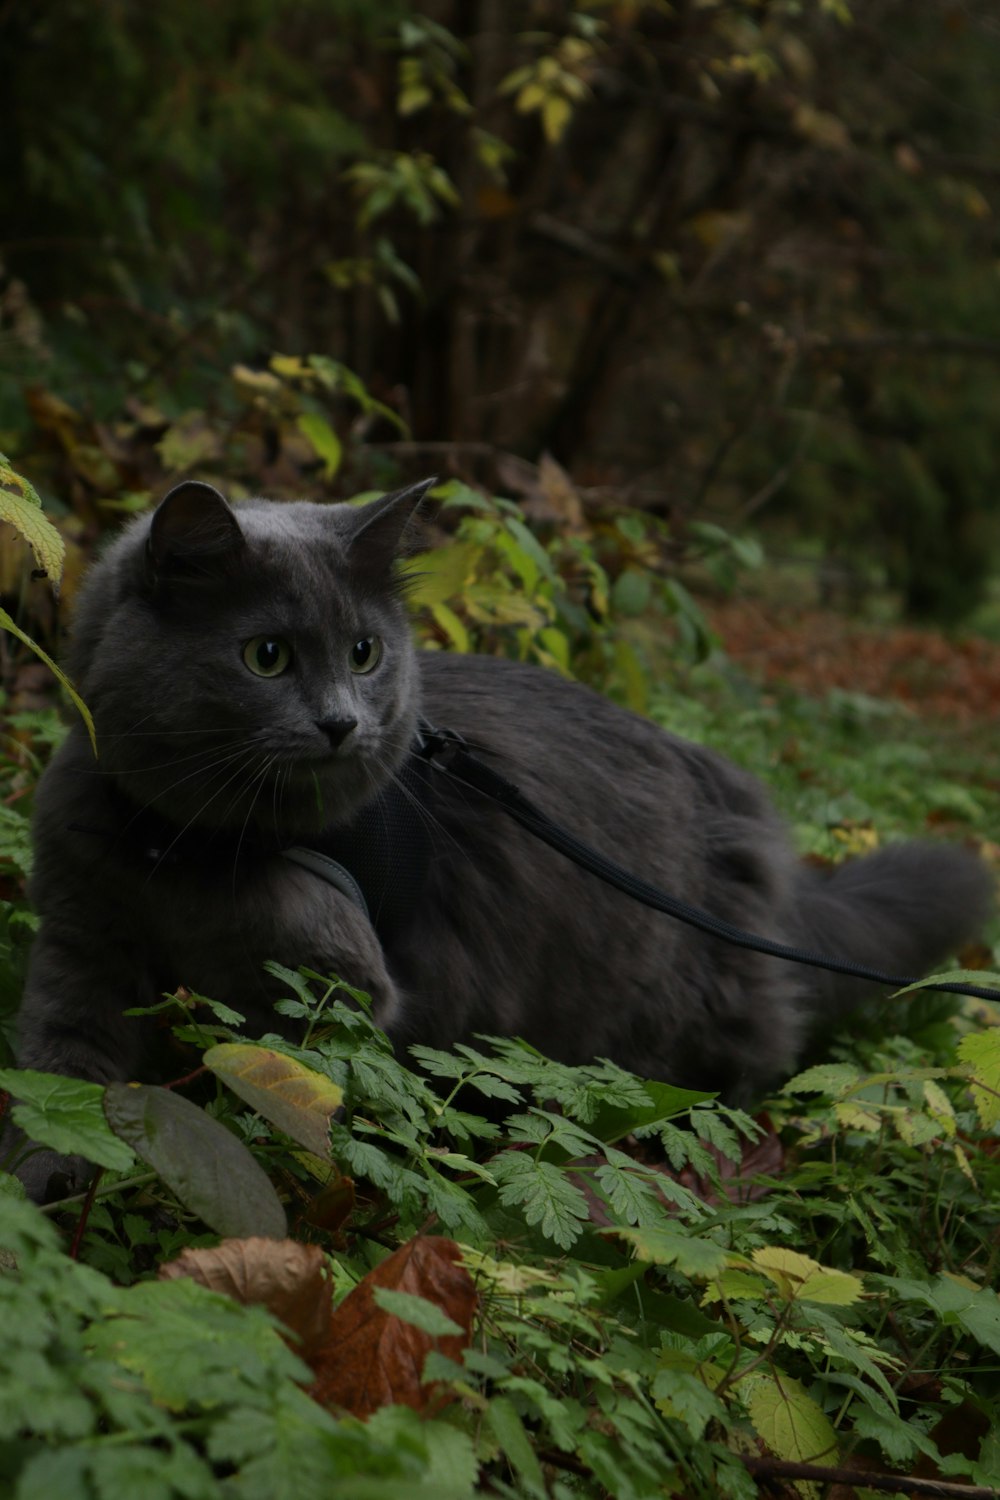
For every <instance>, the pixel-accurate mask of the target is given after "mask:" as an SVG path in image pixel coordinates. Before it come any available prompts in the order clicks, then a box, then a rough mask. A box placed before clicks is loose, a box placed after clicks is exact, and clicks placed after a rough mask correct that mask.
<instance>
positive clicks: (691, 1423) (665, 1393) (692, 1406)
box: [653, 1369, 725, 1440]
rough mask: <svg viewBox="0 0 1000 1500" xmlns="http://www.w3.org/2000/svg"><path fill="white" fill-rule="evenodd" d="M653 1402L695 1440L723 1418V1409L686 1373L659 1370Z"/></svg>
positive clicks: (695, 1377)
mask: <svg viewBox="0 0 1000 1500" xmlns="http://www.w3.org/2000/svg"><path fill="white" fill-rule="evenodd" d="M653 1399H654V1401H655V1402H656V1405H657V1407H658V1409H659V1410H660V1411H661V1412H663V1414H664V1416H666V1417H674V1418H675V1419H676V1420H677V1421H679V1422H683V1423H684V1426H685V1427H686V1428H687V1430H688V1432H690V1434H691V1436H692V1437H693V1438H695V1439H696V1440H699V1439H701V1438H702V1437H704V1435H705V1428H706V1427H707V1426H708V1424H709V1422H712V1421H715V1420H717V1419H722V1418H724V1417H725V1407H724V1406H723V1404H722V1402H721V1401H720V1400H719V1398H718V1396H716V1395H715V1394H714V1392H713V1391H710V1390H709V1389H708V1387H707V1386H706V1385H705V1383H704V1381H702V1380H699V1379H698V1377H697V1375H695V1374H693V1373H692V1372H690V1371H688V1370H675V1369H662V1370H659V1371H658V1372H657V1374H656V1375H655V1376H654V1378H653Z"/></svg>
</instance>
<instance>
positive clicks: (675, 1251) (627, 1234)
mask: <svg viewBox="0 0 1000 1500" xmlns="http://www.w3.org/2000/svg"><path fill="white" fill-rule="evenodd" d="M614 1233H615V1234H616V1235H619V1236H620V1237H621V1238H622V1239H626V1240H628V1241H629V1243H630V1244H632V1245H634V1246H635V1253H636V1255H637V1256H638V1258H639V1259H640V1260H645V1261H649V1262H651V1264H653V1265H655V1266H676V1268H677V1270H678V1271H680V1273H681V1275H683V1276H693V1277H695V1278H697V1279H700V1280H708V1279H709V1278H712V1277H715V1276H718V1275H719V1274H720V1273H721V1272H722V1271H723V1270H724V1269H725V1265H726V1251H725V1250H724V1249H723V1247H722V1246H721V1245H717V1244H716V1243H715V1241H714V1240H707V1239H703V1238H701V1237H700V1236H698V1235H693V1234H685V1233H684V1231H683V1230H682V1229H667V1228H665V1227H661V1226H657V1227H656V1228H649V1227H647V1226H645V1225H642V1226H639V1227H635V1228H631V1227H630V1228H627V1229H624V1228H623V1229H616V1230H615V1231H614Z"/></svg>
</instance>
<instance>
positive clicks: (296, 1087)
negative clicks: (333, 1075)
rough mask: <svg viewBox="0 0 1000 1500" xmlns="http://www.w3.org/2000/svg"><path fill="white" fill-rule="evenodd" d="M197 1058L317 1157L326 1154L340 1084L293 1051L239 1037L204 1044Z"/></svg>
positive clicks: (340, 1100) (341, 1098)
mask: <svg viewBox="0 0 1000 1500" xmlns="http://www.w3.org/2000/svg"><path fill="white" fill-rule="evenodd" d="M202 1061H203V1063H204V1064H205V1066H206V1068H210V1069H211V1070H212V1072H213V1073H215V1074H216V1076H217V1077H219V1078H221V1079H222V1080H223V1082H224V1083H227V1084H228V1085H229V1087H230V1088H231V1089H232V1090H233V1091H234V1093H237V1094H239V1096H240V1098H241V1099H245V1100H246V1102H247V1103H248V1104H249V1105H250V1107H251V1109H255V1110H256V1111H257V1113H258V1114H261V1115H263V1116H264V1118H265V1119H266V1120H270V1121H271V1124H272V1125H277V1127H278V1129H279V1130H283V1131H284V1132H285V1134H286V1135H290V1136H291V1138H292V1140H293V1141H298V1143H299V1145H300V1146H305V1148H306V1150H307V1151H311V1152H312V1153H313V1155H314V1156H318V1157H319V1158H320V1160H321V1161H325V1160H326V1159H327V1158H328V1157H329V1155H330V1121H331V1119H332V1118H333V1116H334V1115H335V1114H336V1112H337V1110H338V1109H339V1108H340V1107H341V1105H342V1104H343V1102H344V1094H343V1090H341V1089H339V1088H338V1087H337V1085H336V1084H335V1083H331V1081H330V1079H329V1078H326V1077H324V1076H323V1074H322V1073H317V1072H315V1071H314V1070H313V1069H312V1068H307V1067H305V1066H304V1065H303V1064H302V1063H300V1062H298V1061H297V1060H296V1059H295V1058H294V1057H287V1056H285V1054H284V1053H281V1052H275V1051H273V1050H272V1049H271V1048H270V1047H256V1046H251V1045H250V1044H249V1043H243V1042H223V1043H222V1044H221V1045H219V1046H217V1047H210V1048H209V1050H208V1051H207V1052H206V1053H205V1055H204V1057H203V1058H202Z"/></svg>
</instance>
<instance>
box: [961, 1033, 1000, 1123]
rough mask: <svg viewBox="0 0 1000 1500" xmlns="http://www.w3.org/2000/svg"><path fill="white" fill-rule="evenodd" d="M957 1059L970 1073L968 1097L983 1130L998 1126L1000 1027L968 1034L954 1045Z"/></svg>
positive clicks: (999, 1117) (999, 1115) (999, 1113)
mask: <svg viewBox="0 0 1000 1500" xmlns="http://www.w3.org/2000/svg"><path fill="white" fill-rule="evenodd" d="M958 1055H959V1057H960V1058H961V1059H962V1061H963V1062H964V1063H967V1064H968V1066H969V1067H970V1068H971V1069H972V1081H971V1085H970V1086H971V1089H972V1097H973V1099H974V1100H975V1104H976V1109H977V1111H978V1112H979V1123H980V1125H982V1127H983V1129H984V1130H989V1129H990V1127H991V1126H993V1125H996V1124H997V1123H998V1122H1000V1026H994V1027H991V1028H990V1029H989V1030H988V1031H981V1032H971V1033H970V1034H969V1035H968V1036H963V1038H962V1040H961V1041H960V1042H959V1044H958Z"/></svg>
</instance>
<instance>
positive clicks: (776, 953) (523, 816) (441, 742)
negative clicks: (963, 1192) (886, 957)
mask: <svg viewBox="0 0 1000 1500" xmlns="http://www.w3.org/2000/svg"><path fill="white" fill-rule="evenodd" d="M420 733H421V738H420V742H419V744H418V745H417V748H416V752H415V753H416V754H417V755H420V756H422V757H423V758H424V759H425V760H426V761H427V762H428V764H430V765H432V766H433V767H434V768H435V770H437V771H440V772H442V773H443V774H444V775H446V776H447V777H448V778H449V779H450V780H452V781H457V782H459V783H461V785H463V786H466V787H469V788H470V789H471V790H472V791H475V792H478V793H480V795H481V796H484V797H486V798H488V799H489V800H490V801H491V802H493V803H495V804H496V806H497V807H499V808H500V809H501V810H502V811H503V812H505V813H507V815H508V816H509V817H511V818H513V819H514V821H515V822H517V823H520V824H521V826H522V827H523V828H526V829H527V830H528V832H529V833H531V834H534V836H535V838H537V839H541V841H542V843H544V844H548V845H549V846H550V847H551V848H553V849H556V850H558V852H559V853H560V854H564V855H565V856H566V858H567V859H571V860H572V861H573V862H574V864H577V865H579V866H580V867H581V868H582V869H584V870H588V871H589V872H590V874H592V875H596V876H597V878H598V879H599V880H603V881H604V882H605V884H606V885H611V886H614V887H615V888H616V889H617V890H619V891H623V892H624V893H625V895H626V896H630V897H631V898H632V900H633V901H639V902H641V904H642V905H643V906H650V907H652V908H653V910H654V911H660V912H664V913H665V914H666V915H667V916H669V917H675V918H676V919H677V921H679V922H685V923H687V925H688V926H689V927H696V928H698V929H699V930H700V931H701V932H707V933H708V934H709V935H710V936H712V937H717V938H722V939H723V941H725V942H727V943H733V944H735V945H736V947H738V948H749V949H752V950H753V951H754V952H756V953H766V954H769V955H770V956H771V957H772V958H782V959H786V960H788V961H789V962H790V963H797V964H807V965H809V966H810V967H811V968H814V969H829V970H830V971H831V972H832V973H834V974H846V975H848V976H849V977H850V978H852V979H863V980H868V981H869V982H871V983H873V984H879V985H883V986H886V987H888V988H890V989H895V990H901V989H906V988H908V987H909V986H910V985H914V984H918V983H920V981H919V979H916V978H914V977H913V976H912V975H900V974H885V973H883V972H882V971H881V970H880V969H872V968H869V967H868V965H867V964H857V963H853V962H852V961H851V960H849V959H840V958H831V957H830V956H829V954H823V953H812V952H809V951H808V950H807V949H803V948H795V947H791V946H789V945H788V944H787V943H777V942H775V941H774V940H773V939H771V938H764V937H758V936H756V935H755V934H754V933H750V932H744V931H743V930H742V928H739V927H734V926H733V924H732V923H731V922H725V921H723V920H722V919H721V918H719V917H713V916H712V915H711V914H710V913H709V912H705V911H702V910H701V908H700V907H697V906H692V905H690V903H689V902H687V901H680V900H678V899H677V897H676V896H668V895H667V894H666V892H665V891H661V890H659V889H658V888H657V887H656V886H654V885H650V884H649V883H648V882H647V881H645V880H640V879H639V877H638V876H636V875H633V874H631V873H630V871H628V870H625V869H623V868H622V866H621V865H617V864H615V862H614V861H613V860H610V859H608V858H607V857H606V856H605V855H603V854H600V853H599V852H598V851H597V850H596V849H592V848H591V846H590V845H589V844H585V843H584V842H583V841H582V839H578V838H577V837H576V836H575V835H574V834H572V833H570V832H569V830H568V829H566V828H563V826H562V825H561V824H560V823H556V822H555V821H554V820H553V819H552V818H550V817H549V816H548V814H547V813H544V812H542V811H541V809H540V808H538V807H536V806H535V804H534V803H533V802H531V801H530V800H529V799H528V798H527V797H525V796H524V794H523V792H522V791H521V790H520V788H519V787H517V786H515V784H514V783H513V782H512V781H508V780H507V778H506V777H505V776H501V775H500V773H499V772H498V771H494V770H493V768H492V767H491V766H488V765H486V763H485V762H484V761H481V760H480V759H479V758H478V757H477V756H475V755H473V754H472V753H471V751H470V750H469V749H468V746H467V742H466V741H465V740H464V739H463V738H462V736H461V735H460V734H456V732H455V731H454V730H452V729H435V728H434V727H433V726H432V725H430V724H428V723H426V721H421V725H420ZM922 988H924V989H928V990H942V991H945V992H946V993H948V994H952V995H971V996H973V997H974V998H975V999H977V1000H993V1001H998V1000H1000V990H998V989H987V988H986V987H985V986H980V985H974V984H961V983H958V982H954V981H942V982H940V983H934V984H926V985H923V986H922Z"/></svg>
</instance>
